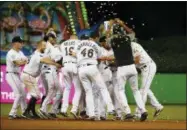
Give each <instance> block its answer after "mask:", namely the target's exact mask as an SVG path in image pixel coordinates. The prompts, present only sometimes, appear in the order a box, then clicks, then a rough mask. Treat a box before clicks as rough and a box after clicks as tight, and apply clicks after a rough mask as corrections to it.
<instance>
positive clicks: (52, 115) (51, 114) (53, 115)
mask: <svg viewBox="0 0 187 130" xmlns="http://www.w3.org/2000/svg"><path fill="white" fill-rule="evenodd" d="M48 115H49V116H50V117H52V118H57V115H56V114H55V113H48Z"/></svg>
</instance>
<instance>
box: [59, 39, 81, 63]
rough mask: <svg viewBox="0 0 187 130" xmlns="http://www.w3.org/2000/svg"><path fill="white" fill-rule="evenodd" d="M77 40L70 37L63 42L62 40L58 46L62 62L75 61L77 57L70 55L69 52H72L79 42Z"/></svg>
mask: <svg viewBox="0 0 187 130" xmlns="http://www.w3.org/2000/svg"><path fill="white" fill-rule="evenodd" d="M79 42H80V41H79V40H76V39H70V40H67V41H65V42H63V43H62V44H61V46H60V49H61V52H62V57H63V63H64V62H68V61H71V62H75V63H76V62H77V58H76V57H74V56H71V55H70V54H71V52H74V49H75V46H77V45H78V44H79Z"/></svg>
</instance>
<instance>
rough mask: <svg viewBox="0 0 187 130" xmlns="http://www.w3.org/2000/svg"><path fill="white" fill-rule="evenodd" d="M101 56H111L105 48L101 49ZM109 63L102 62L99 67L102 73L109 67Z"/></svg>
mask: <svg viewBox="0 0 187 130" xmlns="http://www.w3.org/2000/svg"><path fill="white" fill-rule="evenodd" d="M101 53H102V54H101V55H102V56H109V51H107V50H106V49H105V48H103V47H101ZM108 65H109V63H108V62H107V61H101V62H100V63H99V65H98V68H99V70H100V71H104V69H105V68H106V67H108Z"/></svg>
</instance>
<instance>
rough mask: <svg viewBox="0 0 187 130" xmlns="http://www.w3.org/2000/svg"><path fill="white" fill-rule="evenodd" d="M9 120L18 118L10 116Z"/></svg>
mask: <svg viewBox="0 0 187 130" xmlns="http://www.w3.org/2000/svg"><path fill="white" fill-rule="evenodd" d="M8 119H9V120H13V119H17V118H16V116H13V115H9V116H8Z"/></svg>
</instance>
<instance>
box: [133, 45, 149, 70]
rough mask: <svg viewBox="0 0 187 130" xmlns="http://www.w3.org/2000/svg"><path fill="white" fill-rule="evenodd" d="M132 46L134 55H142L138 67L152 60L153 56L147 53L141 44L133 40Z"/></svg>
mask: <svg viewBox="0 0 187 130" xmlns="http://www.w3.org/2000/svg"><path fill="white" fill-rule="evenodd" d="M131 47H132V51H133V56H134V57H136V56H140V63H139V64H137V67H140V66H142V65H145V64H146V63H149V62H150V61H152V59H151V57H150V56H149V55H148V54H147V52H146V51H145V50H144V49H143V47H142V46H141V45H140V44H138V43H136V42H131Z"/></svg>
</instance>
